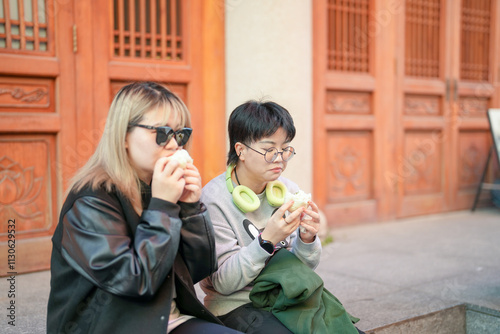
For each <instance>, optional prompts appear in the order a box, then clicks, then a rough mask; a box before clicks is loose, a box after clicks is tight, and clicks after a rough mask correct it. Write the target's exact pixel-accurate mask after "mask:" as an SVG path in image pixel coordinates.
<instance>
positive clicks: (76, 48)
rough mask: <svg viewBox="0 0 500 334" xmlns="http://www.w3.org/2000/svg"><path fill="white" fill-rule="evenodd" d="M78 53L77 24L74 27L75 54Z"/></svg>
mask: <svg viewBox="0 0 500 334" xmlns="http://www.w3.org/2000/svg"><path fill="white" fill-rule="evenodd" d="M77 51H78V35H77V33H76V24H74V25H73V53H76V52H77Z"/></svg>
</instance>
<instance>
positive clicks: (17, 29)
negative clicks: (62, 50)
mask: <svg viewBox="0 0 500 334" xmlns="http://www.w3.org/2000/svg"><path fill="white" fill-rule="evenodd" d="M0 7H1V8H0V49H3V51H6V52H9V51H14V52H16V53H19V52H21V53H33V52H36V53H50V52H52V49H53V42H52V41H53V40H54V37H53V18H54V15H53V13H51V9H53V8H54V1H53V0H3V1H1V2H0ZM49 20H50V21H49Z"/></svg>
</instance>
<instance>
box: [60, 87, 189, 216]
mask: <svg viewBox="0 0 500 334" xmlns="http://www.w3.org/2000/svg"><path fill="white" fill-rule="evenodd" d="M154 109H156V110H157V111H158V112H163V123H164V124H167V120H168V119H169V117H170V113H171V112H173V113H174V115H175V117H176V118H177V119H178V120H179V123H180V126H181V127H190V125H191V119H190V115H189V111H188V109H187V107H186V105H185V104H184V103H183V102H182V100H181V99H180V98H179V97H177V95H175V94H174V93H172V92H171V91H170V90H168V89H167V88H165V87H164V86H161V85H160V84H157V83H154V82H136V83H132V84H129V85H126V86H124V87H123V88H122V89H120V91H119V92H118V93H117V94H116V96H115V98H114V99H113V102H112V104H111V107H110V108H109V113H108V117H107V119H106V125H105V127H104V133H103V135H102V137H101V140H100V141H99V144H98V145H97V148H96V150H95V152H94V154H93V155H92V156H91V157H90V159H89V160H88V161H87V163H86V164H85V165H84V166H83V167H82V168H81V169H80V170H79V171H78V172H77V173H76V175H75V176H74V177H73V179H72V182H71V186H70V187H69V189H73V190H75V191H79V190H81V189H82V188H84V187H85V186H90V187H91V188H92V189H94V190H96V189H98V188H99V187H104V188H105V189H106V190H107V191H108V192H111V191H112V190H113V188H116V189H117V190H118V191H120V192H121V193H122V194H124V195H125V196H126V197H127V198H128V199H129V200H130V201H131V203H132V205H133V207H134V209H135V211H137V213H138V214H141V213H142V199H141V186H140V180H139V177H138V175H137V173H136V171H135V170H134V168H133V167H132V165H131V163H130V161H129V157H128V154H127V149H126V147H125V138H126V135H127V133H128V132H129V131H130V130H131V129H132V128H133V126H134V125H136V124H139V123H140V122H141V121H142V119H143V117H144V114H145V113H146V112H148V111H150V110H154Z"/></svg>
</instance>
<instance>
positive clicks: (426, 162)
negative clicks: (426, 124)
mask: <svg viewBox="0 0 500 334" xmlns="http://www.w3.org/2000/svg"><path fill="white" fill-rule="evenodd" d="M438 136H439V134H437V133H436V132H435V131H434V132H433V131H409V132H407V133H405V140H404V157H402V158H400V159H399V161H398V165H399V166H398V170H401V171H403V170H404V171H405V174H404V177H403V179H402V182H403V184H404V187H403V189H404V194H405V195H423V194H434V193H438V192H440V191H442V180H443V177H442V160H443V155H442V153H443V152H442V142H441V141H437V140H436V138H437V137H438Z"/></svg>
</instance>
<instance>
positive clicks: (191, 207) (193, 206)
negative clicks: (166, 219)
mask: <svg viewBox="0 0 500 334" xmlns="http://www.w3.org/2000/svg"><path fill="white" fill-rule="evenodd" d="M179 207H180V209H181V211H180V212H181V217H182V218H187V217H191V216H194V215H197V214H199V213H201V212H203V211H205V206H204V205H203V204H202V203H201V202H200V201H198V202H194V203H186V202H179Z"/></svg>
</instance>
